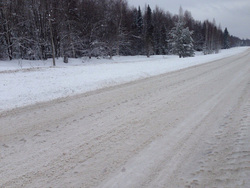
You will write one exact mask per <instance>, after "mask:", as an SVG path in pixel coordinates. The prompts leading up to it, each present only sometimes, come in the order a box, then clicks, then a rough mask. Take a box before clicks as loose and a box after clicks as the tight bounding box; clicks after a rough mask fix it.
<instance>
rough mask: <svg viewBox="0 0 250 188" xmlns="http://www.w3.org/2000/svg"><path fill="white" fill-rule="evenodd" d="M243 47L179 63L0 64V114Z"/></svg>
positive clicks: (131, 59) (157, 59) (162, 59)
mask: <svg viewBox="0 0 250 188" xmlns="http://www.w3.org/2000/svg"><path fill="white" fill-rule="evenodd" d="M246 49H248V48H247V47H241V48H233V49H229V50H222V51H221V52H220V53H219V54H212V55H206V56H204V55H202V54H201V53H197V54H196V56H195V57H191V58H184V59H179V58H178V57H177V56H162V55H161V56H152V57H150V58H146V57H144V56H128V57H124V56H122V57H114V58H113V59H95V58H93V59H91V60H88V59H83V58H82V59H69V62H70V63H69V64H64V63H63V60H62V59H58V60H57V62H56V63H57V66H56V68H52V67H50V66H51V64H52V63H51V62H52V61H51V60H47V61H26V60H14V61H0V80H1V83H0V112H1V111H5V110H10V109H13V108H16V107H21V106H25V105H30V104H34V103H37V102H44V101H49V100H52V99H56V98H60V97H66V96H70V95H75V94H80V93H84V92H88V91H92V90H96V89H100V88H103V87H108V86H113V85H118V84H121V83H126V82H130V81H132V80H136V79H142V78H146V77H150V76H155V75H158V74H163V73H166V72H171V71H175V70H180V69H183V68H187V67H191V66H195V65H198V64H202V63H207V62H210V61H214V60H218V59H221V58H224V57H228V56H231V55H235V54H238V53H241V52H243V51H245V50H246Z"/></svg>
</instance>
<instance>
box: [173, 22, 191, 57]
mask: <svg viewBox="0 0 250 188" xmlns="http://www.w3.org/2000/svg"><path fill="white" fill-rule="evenodd" d="M191 35H192V32H191V31H189V28H188V27H185V25H184V23H183V22H182V21H181V19H179V21H178V22H177V23H176V24H175V27H174V28H173V29H172V30H171V37H172V39H171V40H170V41H171V44H172V53H174V54H177V55H179V57H180V58H181V57H188V56H193V55H194V46H193V38H192V36H191Z"/></svg>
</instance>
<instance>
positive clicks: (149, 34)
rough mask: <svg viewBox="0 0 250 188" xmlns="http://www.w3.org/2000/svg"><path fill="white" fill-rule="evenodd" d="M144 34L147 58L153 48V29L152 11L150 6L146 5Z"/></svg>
mask: <svg viewBox="0 0 250 188" xmlns="http://www.w3.org/2000/svg"><path fill="white" fill-rule="evenodd" d="M145 22H146V33H145V46H146V54H147V57H149V56H150V54H151V53H152V48H153V45H152V43H153V31H154V27H153V25H152V11H151V8H150V6H149V5H148V8H147V11H146V18H145Z"/></svg>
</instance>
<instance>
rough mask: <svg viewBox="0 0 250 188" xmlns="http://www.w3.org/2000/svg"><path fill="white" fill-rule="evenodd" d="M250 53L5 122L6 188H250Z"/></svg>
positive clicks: (42, 107)
mask: <svg viewBox="0 0 250 188" xmlns="http://www.w3.org/2000/svg"><path fill="white" fill-rule="evenodd" d="M249 143H250V51H249V50H248V51H246V52H244V53H241V54H239V55H235V56H232V57H228V58H225V59H222V60H218V61H214V62H210V63H207V64H203V65H199V66H196V67H191V68H187V69H183V70H180V71H176V72H172V73H167V74H164V75H160V76H156V77H152V78H148V79H144V80H140V81H135V82H132V83H128V84H123V85H120V86H115V87H110V88H106V89H102V90H98V91H94V92H90V93H86V94H81V95H78V96H74V97H67V98H63V99H58V100H54V101H50V102H47V103H41V104H36V105H32V106H27V107H23V108H18V109H14V110H11V111H8V112H3V113H2V114H0V187H4V188H5V187H30V188H34V187H58V188H59V187H60V188H63V187H65V188H66V187H86V188H89V187H106V188H112V187H114V188H123V187H129V188H130V187H133V188H137V187H162V188H165V187H171V188H172V187H186V188H188V187H190V188H191V187H232V188H235V187H241V188H242V187H246V188H247V187H250V179H249V177H250V144H249Z"/></svg>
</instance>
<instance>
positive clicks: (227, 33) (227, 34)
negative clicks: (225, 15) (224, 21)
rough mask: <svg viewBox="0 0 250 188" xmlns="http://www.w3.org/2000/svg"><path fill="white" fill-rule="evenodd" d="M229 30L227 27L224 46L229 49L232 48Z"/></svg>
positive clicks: (224, 34)
mask: <svg viewBox="0 0 250 188" xmlns="http://www.w3.org/2000/svg"><path fill="white" fill-rule="evenodd" d="M229 37H230V36H229V32H228V30H227V28H225V30H224V33H223V48H224V49H228V48H230V40H229Z"/></svg>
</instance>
